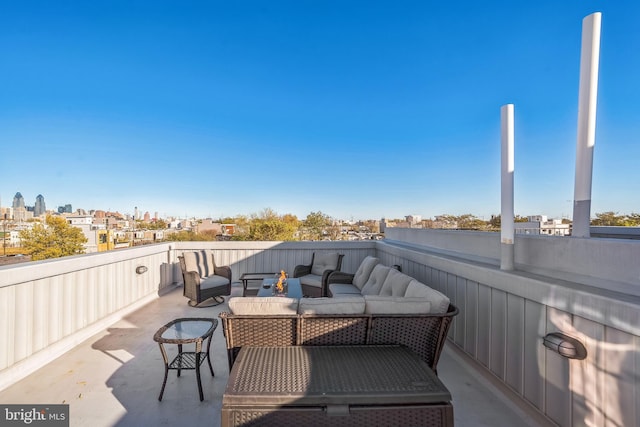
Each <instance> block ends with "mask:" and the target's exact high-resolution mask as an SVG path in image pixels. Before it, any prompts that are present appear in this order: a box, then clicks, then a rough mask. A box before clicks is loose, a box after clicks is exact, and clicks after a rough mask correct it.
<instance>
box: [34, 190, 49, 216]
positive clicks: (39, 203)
mask: <svg viewBox="0 0 640 427" xmlns="http://www.w3.org/2000/svg"><path fill="white" fill-rule="evenodd" d="M46 211H47V208H46V206H45V204H44V197H42V194H38V197H36V204H35V206H34V207H33V216H40V215H42V214H43V213H45V212H46Z"/></svg>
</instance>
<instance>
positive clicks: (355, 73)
mask: <svg viewBox="0 0 640 427" xmlns="http://www.w3.org/2000/svg"><path fill="white" fill-rule="evenodd" d="M593 12H602V38H601V55H600V78H599V92H598V118H597V132H596V146H595V153H594V171H593V189H592V215H594V214H595V213H598V212H604V211H615V212H619V213H627V214H628V213H631V212H636V213H637V212H640V176H639V175H640V168H639V167H638V163H639V160H638V159H640V140H639V139H640V78H639V77H638V76H640V55H638V52H640V27H638V25H637V23H638V22H640V2H637V1H616V2H611V1H578V0H572V1H562V2H557V1H546V0H543V1H539V2H513V1H509V2H507V1H486V2H471V1H469V2H467V1H454V2H442V3H440V2H438V3H436V2H426V1H394V2H391V1H387V2H372V1H366V2H365V1H362V2H360V1H349V2H345V1H331V0H329V1H302V0H298V1H271V2H264V1H244V2H229V1H225V2H222V1H207V2H204V1H203V2H166V1H109V2H86V1H82V2H81V1H61V2H44V1H42V2H36V1H24V2H4V3H3V5H2V6H0V49H1V51H2V54H1V55H0V81H1V82H2V84H1V85H0V147H1V149H2V153H1V154H0V198H1V201H0V202H1V203H2V206H9V205H10V204H11V201H12V198H13V196H14V195H15V193H16V192H18V191H20V192H21V193H22V195H23V196H24V197H25V201H26V203H27V204H29V205H33V204H34V202H35V198H36V196H37V195H38V194H42V195H43V196H44V198H45V201H46V203H47V207H48V208H54V207H56V206H59V205H63V204H66V203H70V204H72V205H73V208H74V209H76V208H83V209H87V210H89V209H105V210H106V209H110V210H114V211H115V210H118V211H120V212H121V213H133V211H134V207H136V206H137V207H138V209H139V210H140V211H142V212H145V211H149V212H151V213H152V214H153V213H154V212H158V213H159V214H160V215H161V216H165V215H174V216H181V217H183V216H200V217H203V216H208V217H213V218H218V217H223V216H235V215H237V214H244V215H249V214H252V213H258V212H260V211H262V210H263V209H265V208H271V209H273V210H275V211H277V212H278V213H281V214H285V213H292V214H295V215H297V216H298V217H300V218H304V217H306V215H307V214H308V213H310V212H317V211H322V212H324V213H325V214H327V215H330V216H332V217H335V218H344V219H351V218H353V219H367V218H382V217H386V218H398V217H403V216H405V215H410V214H414V215H422V216H423V217H424V218H429V217H433V216H436V215H440V214H453V215H461V214H466V213H471V214H474V215H476V216H478V217H481V218H485V219H489V217H490V216H491V215H492V214H499V213H500V107H501V106H502V105H504V104H507V103H513V104H515V123H516V130H515V138H516V140H515V175H514V176H515V178H514V181H515V211H516V214H519V215H534V214H546V215H548V216H550V217H556V218H559V217H561V216H567V217H570V216H571V212H572V203H573V202H572V200H573V186H574V175H575V156H576V127H577V103H578V84H579V66H580V42H581V28H582V19H583V18H584V17H585V16H587V15H589V14H590V13H593Z"/></svg>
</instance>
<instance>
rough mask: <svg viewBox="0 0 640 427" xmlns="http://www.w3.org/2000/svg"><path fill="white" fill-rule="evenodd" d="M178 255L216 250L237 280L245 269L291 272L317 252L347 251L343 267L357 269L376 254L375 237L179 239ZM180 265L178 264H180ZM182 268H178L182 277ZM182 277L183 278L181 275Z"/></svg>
mask: <svg viewBox="0 0 640 427" xmlns="http://www.w3.org/2000/svg"><path fill="white" fill-rule="evenodd" d="M173 246H174V247H175V252H176V254H177V255H181V254H182V253H183V252H186V251H192V250H202V249H208V250H212V251H213V254H214V259H215V262H216V265H228V266H230V267H231V273H232V276H233V280H234V281H239V280H240V276H241V275H242V274H243V273H269V272H273V273H276V272H279V271H280V270H285V271H286V272H288V273H289V274H290V275H292V274H293V270H294V268H295V267H296V265H308V264H310V263H311V256H312V255H313V253H314V252H316V253H323V252H338V253H341V254H344V257H343V260H342V268H341V270H342V271H345V272H348V273H354V272H355V271H356V270H357V269H358V266H359V265H360V262H361V261H362V260H363V259H364V257H366V256H367V255H375V252H376V245H375V241H373V240H367V241H355V242H349V241H337V242H329V241H321V242H176V243H174V244H173ZM176 268H178V267H176ZM179 275H180V270H179V268H178V269H177V270H176V277H179ZM178 280H180V281H181V280H182V278H181V277H180V278H179V279H178Z"/></svg>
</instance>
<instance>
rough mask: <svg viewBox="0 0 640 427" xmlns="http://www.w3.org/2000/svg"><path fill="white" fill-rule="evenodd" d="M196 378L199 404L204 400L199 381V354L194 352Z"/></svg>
mask: <svg viewBox="0 0 640 427" xmlns="http://www.w3.org/2000/svg"><path fill="white" fill-rule="evenodd" d="M196 378H197V379H198V393H200V402H202V401H203V400H204V394H203V393H202V382H201V381H200V352H196Z"/></svg>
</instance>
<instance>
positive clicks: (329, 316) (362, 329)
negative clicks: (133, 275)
mask: <svg viewBox="0 0 640 427" xmlns="http://www.w3.org/2000/svg"><path fill="white" fill-rule="evenodd" d="M333 275H335V277H333V279H332V278H331V276H333ZM354 279H355V281H354ZM332 280H333V282H332ZM328 283H329V290H330V291H331V292H332V295H333V297H322V298H302V299H300V300H298V299H295V298H288V297H234V298H230V299H229V309H230V312H222V313H220V315H219V317H220V319H221V321H222V328H223V333H224V336H225V339H226V344H227V356H228V362H229V369H231V367H232V366H233V363H234V361H235V359H236V357H237V355H238V352H239V351H240V349H241V348H242V347H243V346H253V347H280V346H296V345H304V346H317V345H382V344H396V345H405V346H407V347H409V348H410V349H411V350H413V351H414V352H415V353H416V354H417V355H418V356H419V357H420V358H421V359H422V360H424V361H425V362H426V363H427V364H428V365H429V367H431V369H433V370H434V371H436V366H437V364H438V359H439V358H440V354H441V352H442V349H443V347H444V343H445V341H446V337H447V332H448V330H449V327H450V325H451V321H452V319H453V316H455V315H456V314H458V309H457V308H456V307H455V306H454V305H452V304H450V302H449V299H448V298H447V297H446V296H445V295H443V294H441V293H440V292H438V291H436V290H434V289H431V288H429V287H428V286H426V285H424V284H422V283H420V282H418V281H417V280H415V279H413V278H412V277H410V276H408V275H406V274H403V273H401V272H400V271H398V270H396V269H393V268H391V267H386V266H383V265H382V264H380V263H379V260H378V259H377V258H374V257H367V258H365V259H364V260H363V261H362V264H361V265H360V267H359V268H358V271H357V272H356V273H355V274H347V273H339V272H334V273H332V274H331V275H330V276H329V281H328ZM332 284H339V285H341V286H333V290H331V289H332V286H331V285H332ZM358 285H361V286H358ZM350 286H352V287H353V288H350ZM354 288H355V289H358V290H359V292H356V291H355V289H354ZM339 289H341V290H342V292H338V290H339Z"/></svg>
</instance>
